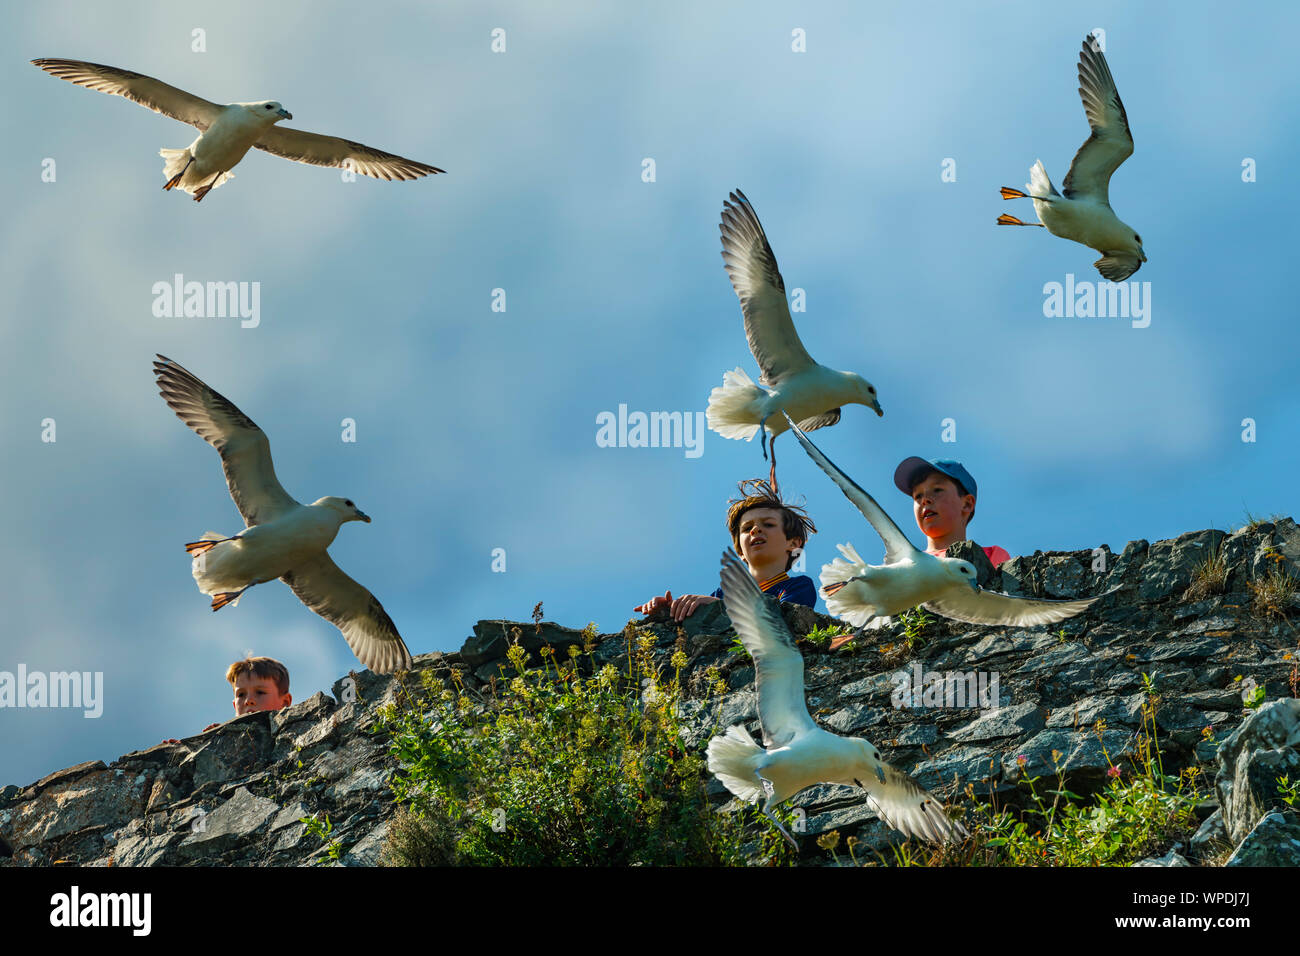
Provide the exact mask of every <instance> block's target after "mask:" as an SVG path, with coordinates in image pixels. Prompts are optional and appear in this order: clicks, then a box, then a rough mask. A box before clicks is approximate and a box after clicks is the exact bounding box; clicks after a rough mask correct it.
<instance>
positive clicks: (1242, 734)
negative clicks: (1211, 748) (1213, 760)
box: [1215, 698, 1300, 845]
mask: <svg viewBox="0 0 1300 956" xmlns="http://www.w3.org/2000/svg"><path fill="white" fill-rule="evenodd" d="M1218 770H1219V774H1218V778H1217V780H1216V781H1215V786H1216V788H1217V789H1218V791H1219V802H1220V804H1221V805H1222V807H1223V824H1224V828H1225V830H1226V831H1227V836H1228V839H1229V840H1230V841H1231V842H1232V843H1233V844H1234V845H1235V844H1237V843H1240V842H1241V841H1242V840H1244V839H1245V838H1246V834H1248V833H1250V831H1251V830H1252V829H1253V828H1254V827H1255V825H1256V824H1257V823H1258V822H1259V821H1260V819H1261V818H1263V817H1264V816H1265V815H1266V814H1267V813H1269V812H1270V811H1271V810H1275V809H1282V810H1284V809H1286V804H1285V803H1284V802H1283V799H1282V797H1281V796H1280V795H1279V793H1278V777H1280V776H1284V775H1285V776H1287V777H1288V778H1289V779H1290V780H1292V781H1297V780H1300V700H1296V699H1295V698H1290V699H1287V700H1275V701H1270V702H1269V703H1267V704H1265V705H1264V706H1262V707H1260V708H1259V709H1258V710H1257V711H1255V712H1254V713H1253V714H1251V715H1250V717H1248V718H1247V719H1246V720H1245V721H1243V722H1242V724H1241V726H1240V727H1238V728H1237V729H1236V730H1235V731H1234V732H1233V734H1232V736H1231V737H1229V738H1228V739H1227V740H1225V741H1224V742H1223V746H1222V747H1220V748H1219V754H1218Z"/></svg>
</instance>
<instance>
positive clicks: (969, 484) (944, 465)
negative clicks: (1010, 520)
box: [894, 455, 979, 518]
mask: <svg viewBox="0 0 1300 956" xmlns="http://www.w3.org/2000/svg"><path fill="white" fill-rule="evenodd" d="M932 471H937V472H939V474H941V475H947V476H948V477H949V478H951V479H952V480H953V481H955V482H957V483H958V484H960V485H961V486H962V487H963V488H965V489H966V494H968V495H973V496H974V497H975V498H976V499H978V498H979V489H978V488H977V487H976V485H975V479H974V478H972V477H971V473H970V472H969V471H967V470H966V469H965V468H964V467H963V466H962V463H961V462H959V461H953V460H952V459H951V458H932V459H931V460H929V461H926V460H925V459H924V458H918V457H916V456H915V455H913V456H912V457H911V458H905V459H904V460H903V461H902V463H901V464H900V465H899V466H898V467H897V468H895V469H894V484H895V485H897V486H898V490H899V491H901V492H902V493H903V494H905V495H907V496H908V497H909V498H910V497H911V496H912V487H913V486H914V485H915V484H916V483H917V482H918V481H920V480H921V479H922V478H924V477H925V476H926V475H928V474H929V473H930V472H932ZM971 517H972V518H973V517H974V515H971Z"/></svg>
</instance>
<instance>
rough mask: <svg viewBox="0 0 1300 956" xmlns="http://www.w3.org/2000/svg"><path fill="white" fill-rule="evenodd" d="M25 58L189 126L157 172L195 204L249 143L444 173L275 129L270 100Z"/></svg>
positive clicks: (358, 167)
mask: <svg viewBox="0 0 1300 956" xmlns="http://www.w3.org/2000/svg"><path fill="white" fill-rule="evenodd" d="M32 63H34V64H35V65H36V66H39V67H40V68H41V69H42V70H44V71H45V72H46V73H49V74H50V75H51V76H57V77H58V78H59V79H61V80H67V81H68V82H69V83H76V84H77V85H78V86H84V87H87V88H88V89H92V90H98V91H99V92H101V93H110V94H112V95H114V96H124V97H126V98H127V99H128V100H132V101H133V102H136V103H139V104H140V105H141V106H146V107H148V108H149V109H151V110H153V111H154V112H155V113H161V114H162V115H163V116H170V117H171V118H172V119H176V120H180V121H181V122H182V123H189V124H190V125H191V126H194V127H197V128H198V130H199V137H198V139H196V140H195V141H194V142H192V143H191V144H190V145H189V148H187V149H161V150H159V151H158V155H160V156H162V157H163V159H165V160H166V162H165V163H164V164H163V175H164V176H166V177H167V183H166V185H164V186H163V189H172V188H179V189H180V190H181V191H182V192H187V193H191V194H193V196H194V201H195V202H201V201H202V200H203V197H204V196H206V195H207V194H208V192H209V191H210V190H213V189H216V188H217V187H218V186H220V185H221V184H222V183H224V182H225V181H226V180H228V179H231V178H232V177H233V176H234V175H235V174H234V173H232V172H231V170H232V169H233V168H234V167H235V165H236V164H237V163H238V162H239V161H240V160H241V159H243V158H244V154H245V153H247V152H248V150H249V148H250V147H254V146H255V147H257V148H258V149H261V150H265V151H266V152H268V153H274V154H275V155H276V156H283V157H284V158H285V159H292V160H293V161H294V162H298V163H309V164H311V165H312V166H341V167H343V168H345V169H351V170H354V171H355V172H358V173H361V174H362V175H365V176H371V177H373V178H375V179H418V178H419V177H421V176H427V175H428V174H430V173H441V172H445V170H442V169H439V168H438V167H436V166H430V165H428V164H427V163H421V162H417V161H415V160H413V159H405V158H403V157H401V156H394V155H393V154H392V153H386V152H384V151H383V150H382V149H374V148H372V147H370V146H366V145H364V144H362V143H354V142H353V141H352V140H349V139H339V138H338V137H337V136H322V135H321V134H319V133H307V132H304V131H303V130H298V129H284V128H281V127H278V126H276V125H275V124H276V123H278V122H280V120H286V119H293V114H292V113H290V112H289V111H288V110H286V109H285V108H284V107H283V106H281V105H280V104H279V103H277V102H276V101H275V100H263V101H262V102H260V103H231V104H230V105H228V106H221V105H218V104H217V103H209V102H208V101H207V100H205V99H203V98H201V97H198V96H195V95H194V94H193V93H186V92H185V91H184V90H180V89H177V88H176V87H174V86H168V85H167V84H166V83H164V82H162V81H161V80H155V79H154V78H153V77H151V76H145V75H144V74H143V73H134V72H132V71H131V70H122V69H118V68H117V67H115V66H104V65H103V64H101V63H85V62H83V61H81V60H58V59H40V60H32Z"/></svg>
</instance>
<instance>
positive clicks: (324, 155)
mask: <svg viewBox="0 0 1300 956" xmlns="http://www.w3.org/2000/svg"><path fill="white" fill-rule="evenodd" d="M253 145H254V146H256V147H257V148H258V149H262V150H266V152H268V153H274V154H275V155H276V156H283V157H284V158H285V159H292V160H293V161H294V162H296V163H309V164H310V165H312V166H341V167H343V168H344V169H353V170H356V171H357V172H359V173H361V174H362V175H363V176H370V177H372V178H374V179H390V180H391V179H419V178H420V177H421V176H427V175H429V174H430V173H443V172H446V170H445V169H439V168H438V167H437V166H430V165H429V164H428V163H421V162H418V161H416V160H414V159H407V158H405V157H404V156H395V155H393V154H392V153H386V152H384V151H383V150H382V149H375V148H374V147H371V146H366V145H365V144H364V143H354V142H353V141H352V140H350V139H340V138H339V137H337V136H322V135H321V134H320V133H308V132H305V131H303V130H300V129H286V128H285V127H282V126H272V127H271V128H270V129H268V130H267V131H266V132H265V133H263V134H262V135H261V137H260V138H259V139H258V141H257V142H256V143H254V144H253Z"/></svg>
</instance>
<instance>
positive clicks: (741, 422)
mask: <svg viewBox="0 0 1300 956" xmlns="http://www.w3.org/2000/svg"><path fill="white" fill-rule="evenodd" d="M719 228H720V229H721V231H722V261H723V262H724V263H725V265H726V269H727V275H728V276H730V277H731V286H732V288H733V289H735V290H736V295H737V297H738V298H739V299H740V309H741V312H743V313H744V316H745V338H746V339H748V340H749V350H750V351H751V352H753V353H754V360H755V361H756V362H758V370H759V372H760V376H759V383H758V384H757V385H755V384H754V382H753V380H751V379H750V377H749V376H748V375H746V374H745V372H744V370H743V369H741V368H739V367H737V368H736V369H735V370H734V371H731V372H724V373H723V375H722V385H721V386H720V387H718V388H715V389H714V390H713V391H712V392H711V393H710V395H709V407H708V410H707V411H706V412H705V417H706V419H707V421H708V423H709V427H710V428H711V429H713V430H714V431H715V432H717V433H718V434H719V435H721V436H722V437H724V438H744V439H746V440H749V439H752V438H753V437H754V435H755V434H756V433H757V432H759V431H760V430H761V431H762V432H763V436H762V439H761V443H762V444H763V457H764V458H766V457H767V436H768V435H769V434H770V435H771V436H772V439H773V441H775V439H776V436H777V435H779V434H781V432H783V431H785V425H784V424H782V422H781V418H780V416H779V415H776V413H777V412H778V411H785V412H789V413H790V415H791V416H793V417H794V418H795V419H796V420H797V421H798V422H799V424H800V426H801V427H802V428H803V429H804V430H805V431H812V430H813V429H815V428H823V427H825V426H827V425H834V424H835V423H836V422H838V421H839V420H840V406H842V405H847V404H850V403H857V404H859V405H866V406H867V407H868V408H871V409H874V410H875V412H876V414H877V415H884V414H885V413H884V412H883V411H882V410H881V408H880V401H879V399H878V398H877V397H876V388H875V386H874V385H872V384H871V383H870V382H868V381H867V380H866V379H864V378H863V377H862V376H860V375H857V374H855V373H853V372H836V371H834V370H832V369H829V368H826V367H825V366H824V365H818V364H817V363H816V362H814V361H813V359H812V356H811V355H809V354H808V350H807V349H805V348H804V347H803V343H802V342H801V341H799V333H798V332H796V331H795V328H794V320H793V319H791V318H790V306H789V305H788V304H787V303H786V300H785V281H784V280H783V279H782V278H781V270H780V269H778V268H777V265H776V256H774V255H773V254H772V247H771V246H770V245H769V244H768V241H767V236H766V234H765V233H764V232H763V226H762V224H761V223H760V222H759V221H758V216H757V215H756V214H755V213H754V207H753V206H752V205H751V204H750V202H749V200H748V199H747V198H745V194H744V193H743V192H741V191H740V190H739V189H737V190H736V191H735V192H733V193H731V194H730V196H729V197H728V201H725V202H723V204H722V223H721V225H720V226H719ZM774 416H775V417H774ZM769 418H770V419H772V422H771V424H769V423H768V419H769ZM768 477H769V484H771V485H772V487H774V488H775V487H776V448H775V445H773V449H772V467H771V472H770V474H769V476H768Z"/></svg>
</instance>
